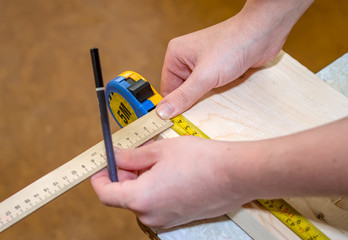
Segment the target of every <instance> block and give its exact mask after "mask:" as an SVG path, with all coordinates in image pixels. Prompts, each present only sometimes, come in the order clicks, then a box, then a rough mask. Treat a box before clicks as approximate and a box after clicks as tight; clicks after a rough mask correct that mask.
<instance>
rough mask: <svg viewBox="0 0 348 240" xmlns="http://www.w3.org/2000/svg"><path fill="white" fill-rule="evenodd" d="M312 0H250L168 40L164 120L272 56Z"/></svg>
mask: <svg viewBox="0 0 348 240" xmlns="http://www.w3.org/2000/svg"><path fill="white" fill-rule="evenodd" d="M311 2H312V0H307V1H302V0H290V1H288V0H280V1H260V0H258V1H254V0H249V1H248V2H247V3H246V5H245V7H244V8H243V10H242V11H241V12H240V13H239V14H237V15H236V16H234V17H232V18H230V19H228V20H226V21H224V22H221V23H219V24H217V25H215V26H212V27H209V28H206V29H203V30H200V31H197V32H194V33H190V34H187V35H184V36H181V37H178V38H175V39H173V40H171V41H170V42H169V45H168V48H167V52H166V56H165V60H164V65H163V69H162V79H161V92H162V95H163V96H165V97H164V99H163V100H162V101H161V102H160V103H159V104H158V106H157V113H158V114H159V115H160V116H161V117H162V118H164V119H169V118H172V117H174V116H176V115H178V114H180V113H182V112H184V111H185V110H187V109H188V108H190V107H191V106H192V105H193V104H194V103H195V102H196V101H197V100H198V99H199V98H200V97H201V96H202V95H204V94H205V93H206V92H208V91H209V90H211V89H213V88H216V87H220V86H222V85H225V84H227V83H229V82H230V81H232V80H234V79H236V78H238V77H239V76H240V75H242V74H243V73H244V72H245V71H246V70H247V69H248V68H250V67H259V66H261V65H263V64H265V63H266V62H268V61H269V60H271V59H272V58H274V57H275V56H276V55H277V54H278V53H279V51H280V50H281V48H282V47H283V44H284V42H285V40H286V38H287V35H288V33H289V32H290V30H291V28H292V26H293V25H294V24H295V22H296V21H297V20H298V18H299V17H300V16H301V15H302V13H303V12H304V11H305V10H306V9H307V7H308V6H309V5H310V3H311Z"/></svg>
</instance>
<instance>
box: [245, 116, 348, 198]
mask: <svg viewBox="0 0 348 240" xmlns="http://www.w3.org/2000/svg"><path fill="white" fill-rule="evenodd" d="M347 133H348V117H346V118H344V119H342V120H339V121H336V122H333V123H330V124H327V125H324V126H321V127H317V128H314V129H311V130H307V131H304V132H300V133H296V134H293V135H289V136H285V137H280V138H275V139H270V140H264V141H258V142H254V143H251V144H252V145H251V146H252V148H251V149H250V151H251V153H249V155H250V154H253V155H254V157H255V156H258V157H257V158H254V159H253V160H251V161H254V162H251V163H250V162H249V163H246V164H249V168H250V169H251V170H250V171H251V172H252V174H253V175H254V176H252V177H251V178H249V179H247V180H246V181H250V182H249V183H250V184H257V185H258V188H257V189H256V191H257V192H256V195H257V196H256V197H257V198H283V197H296V196H337V195H338V196H342V195H348V184H347V182H348V147H347V142H348V134H347ZM245 169H247V167H245Z"/></svg>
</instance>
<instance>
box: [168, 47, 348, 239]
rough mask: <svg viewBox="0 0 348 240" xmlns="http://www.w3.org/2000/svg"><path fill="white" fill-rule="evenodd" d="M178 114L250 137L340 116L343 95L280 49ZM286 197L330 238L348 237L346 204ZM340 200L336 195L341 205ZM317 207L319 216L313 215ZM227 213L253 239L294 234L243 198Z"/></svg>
mask: <svg viewBox="0 0 348 240" xmlns="http://www.w3.org/2000/svg"><path fill="white" fill-rule="evenodd" d="M184 115H185V117H187V118H188V119H189V120H190V121H192V122H193V123H194V124H195V125H196V126H198V127H199V128H200V129H201V130H203V131H204V132H205V133H206V134H207V135H208V136H209V137H210V138H212V139H216V140H229V141H241V140H242V141H244V140H256V139H265V138H272V137H277V136H282V135H287V134H291V133H295V132H298V131H302V130H305V129H309V128H313V127H316V126H319V125H322V124H325V123H328V122H331V121H334V120H337V119H340V118H343V117H345V116H347V115H348V99H347V98H346V97H344V96H343V95H342V94H340V93H339V92H337V91H336V90H334V89H332V88H331V87H330V86H328V85H327V84H326V83H324V82H323V81H322V80H321V79H319V78H318V77H317V76H316V75H315V74H313V73H312V72H310V71H309V70H308V69H306V68H305V67H304V66H303V65H301V64H300V63H299V62H297V61H296V60H295V59H293V58H292V57H290V56H289V55H288V54H286V53H284V52H281V53H280V54H279V55H278V57H277V58H276V59H274V60H273V61H272V62H270V63H269V64H267V65H266V66H265V67H263V68H260V69H254V70H249V71H248V72H247V73H246V74H244V75H243V76H242V77H241V78H239V79H237V80H235V81H234V82H232V83H230V84H228V85H226V86H224V87H221V88H219V89H215V90H212V91H211V92H209V93H208V94H207V95H206V96H205V97H204V98H202V100H201V101H200V102H199V103H197V104H196V105H195V106H194V107H192V108H191V109H190V110H188V111H187V112H185V113H184ZM175 136H177V135H176V134H175V133H173V132H172V131H167V132H165V133H163V134H162V137H164V138H168V137H175ZM287 200H288V201H289V202H290V204H292V205H294V206H295V208H296V209H297V210H299V211H300V212H301V213H302V214H303V215H304V216H305V217H307V218H309V219H311V220H313V223H314V224H315V225H316V226H317V227H318V228H319V229H320V230H322V231H323V232H324V233H325V234H327V235H328V236H329V237H331V238H332V239H342V238H347V237H348V211H347V208H344V207H340V206H338V205H337V204H335V203H334V202H333V201H332V199H329V198H324V199H321V200H319V198H310V199H309V198H307V199H304V198H303V199H299V198H294V199H287ZM323 202H325V203H326V204H325V205H323V204H322V203H323ZM344 202H345V201H344V200H341V203H343V204H342V206H343V205H344ZM318 212H320V213H322V214H323V215H324V220H325V221H323V220H318V219H317V218H316V216H317V215H318V214H317V213H318ZM330 212H334V213H333V214H330ZM228 216H230V217H231V218H232V219H233V220H234V221H235V222H236V223H237V224H239V225H240V226H242V227H243V229H244V230H245V231H247V232H248V233H249V234H250V235H251V236H252V237H254V238H255V239H270V237H269V234H268V233H270V234H271V235H272V236H273V237H274V238H275V239H294V238H295V239H296V237H295V235H294V234H293V233H292V232H290V231H289V230H287V228H286V227H284V225H283V224H282V223H281V222H280V221H279V220H277V219H276V218H275V217H274V216H273V215H271V214H269V212H267V211H265V210H263V209H262V208H260V207H259V206H258V205H257V204H254V203H249V204H246V205H245V206H243V208H241V209H240V210H239V211H237V212H233V213H229V214H228ZM331 225H332V226H331ZM265 229H266V232H267V233H265Z"/></svg>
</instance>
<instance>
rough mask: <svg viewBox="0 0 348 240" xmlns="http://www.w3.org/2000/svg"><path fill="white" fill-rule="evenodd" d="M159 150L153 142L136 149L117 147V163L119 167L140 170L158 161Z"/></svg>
mask: <svg viewBox="0 0 348 240" xmlns="http://www.w3.org/2000/svg"><path fill="white" fill-rule="evenodd" d="M158 154H159V151H158V150H156V148H155V147H153V146H152V144H147V145H145V146H142V147H138V148H135V149H115V158H116V163H117V166H118V167H119V168H122V169H126V170H135V171H140V170H143V169H147V168H149V167H151V166H152V165H154V164H155V163H156V162H157V159H158Z"/></svg>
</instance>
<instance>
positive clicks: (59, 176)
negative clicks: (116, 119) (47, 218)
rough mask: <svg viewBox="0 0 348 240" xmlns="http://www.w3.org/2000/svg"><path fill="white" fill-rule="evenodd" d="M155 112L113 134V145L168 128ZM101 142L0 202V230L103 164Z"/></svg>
mask: <svg viewBox="0 0 348 240" xmlns="http://www.w3.org/2000/svg"><path fill="white" fill-rule="evenodd" d="M172 125H173V123H172V122H171V121H170V120H162V119H161V118H159V117H158V116H157V114H156V112H155V111H152V112H151V113H149V114H146V115H145V116H143V117H142V118H140V119H138V120H137V121H135V122H133V123H131V124H130V125H129V126H127V127H125V128H122V129H121V130H119V131H117V132H116V133H114V134H113V136H112V138H113V142H114V145H116V146H118V147H119V148H134V147H137V146H139V145H141V144H143V143H145V142H146V141H148V140H150V139H151V138H153V137H154V136H156V135H158V134H159V133H161V132H163V131H164V130H166V129H168V128H170V127H171V126H172ZM104 153H105V147H104V142H100V143H98V144H96V145H95V146H93V147H92V148H90V149H89V150H87V151H85V152H84V153H82V154H80V155H79V156H77V157H75V158H74V159H72V160H70V161H69V162H67V163H65V164H63V165H62V166H60V167H58V168H57V169H55V170H53V171H52V172H50V173H48V174H46V175H45V176H43V177H42V178H40V179H38V180H37V181H35V182H33V183H32V184H30V185H28V186H27V187H25V188H23V189H22V190H20V191H19V192H17V193H15V194H14V195H12V196H11V197H9V198H7V199H5V200H4V201H2V202H1V203H0V232H2V231H4V230H5V229H7V228H8V227H10V226H11V225H13V224H14V223H16V222H18V221H19V220H21V219H22V218H24V217H26V216H28V215H29V214H30V213H32V212H34V211H35V210H37V209H38V208H40V207H42V206H44V205H45V204H46V203H48V202H50V201H51V200H53V199H54V198H56V197H58V196H59V195H61V194H62V193H64V192H66V191H68V190H69V189H71V188H72V187H74V186H76V185H77V184H78V183H80V182H82V181H83V180H85V179H87V178H88V177H90V176H91V175H93V174H94V173H96V172H98V171H100V170H101V169H103V168H104V167H106V165H107V161H106V158H105V155H104Z"/></svg>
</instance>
